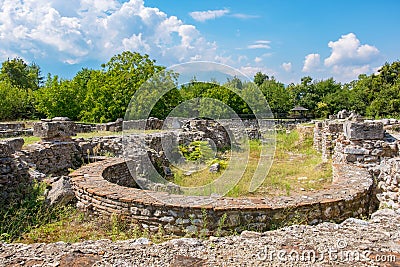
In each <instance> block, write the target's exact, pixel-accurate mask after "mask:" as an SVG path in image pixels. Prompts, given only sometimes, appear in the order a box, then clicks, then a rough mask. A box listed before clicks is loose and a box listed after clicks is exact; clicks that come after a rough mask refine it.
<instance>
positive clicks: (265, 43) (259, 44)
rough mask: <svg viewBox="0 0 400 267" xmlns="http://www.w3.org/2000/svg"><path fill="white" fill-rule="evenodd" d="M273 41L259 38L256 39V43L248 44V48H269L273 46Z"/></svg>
mask: <svg viewBox="0 0 400 267" xmlns="http://www.w3.org/2000/svg"><path fill="white" fill-rule="evenodd" d="M270 43H271V41H267V40H259V41H255V42H254V44H251V45H248V46H247V48H248V49H269V48H271V46H270Z"/></svg>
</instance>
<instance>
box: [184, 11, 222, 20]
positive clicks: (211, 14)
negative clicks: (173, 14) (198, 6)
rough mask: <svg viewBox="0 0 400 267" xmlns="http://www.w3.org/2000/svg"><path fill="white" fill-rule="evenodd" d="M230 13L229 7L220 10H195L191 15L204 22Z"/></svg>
mask: <svg viewBox="0 0 400 267" xmlns="http://www.w3.org/2000/svg"><path fill="white" fill-rule="evenodd" d="M228 13H229V10H228V9H219V10H207V11H194V12H190V13H189V15H190V16H191V17H192V18H193V19H194V20H197V21H200V22H204V21H206V20H210V19H216V18H219V17H222V16H225V15H226V14H228Z"/></svg>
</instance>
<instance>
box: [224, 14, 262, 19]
mask: <svg viewBox="0 0 400 267" xmlns="http://www.w3.org/2000/svg"><path fill="white" fill-rule="evenodd" d="M230 16H231V17H234V18H237V19H256V18H259V17H260V16H257V15H248V14H242V13H235V14H232V15H230Z"/></svg>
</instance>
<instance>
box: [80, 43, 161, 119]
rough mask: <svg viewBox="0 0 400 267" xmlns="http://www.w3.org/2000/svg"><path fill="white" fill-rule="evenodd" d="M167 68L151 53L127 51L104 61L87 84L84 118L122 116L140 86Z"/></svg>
mask: <svg viewBox="0 0 400 267" xmlns="http://www.w3.org/2000/svg"><path fill="white" fill-rule="evenodd" d="M163 69H164V67H162V66H157V65H156V64H155V61H154V60H151V59H150V58H149V56H148V55H141V54H139V53H136V52H130V51H125V52H123V53H122V54H118V55H115V56H113V57H112V58H111V59H110V61H108V62H107V63H105V64H102V70H101V71H100V72H98V73H96V75H94V77H91V79H90V81H89V82H88V83H87V87H88V91H87V95H86V98H85V100H84V101H83V104H84V106H85V109H84V110H83V111H82V113H81V116H80V117H81V119H82V120H84V121H89V122H107V121H114V120H116V119H117V118H123V117H124V115H125V112H126V109H127V107H128V105H129V102H130V101H131V98H132V96H133V95H134V94H135V92H136V90H138V89H139V88H140V86H141V85H142V84H143V83H144V82H145V81H146V80H148V79H149V78H150V77H152V76H153V74H155V73H156V72H159V71H161V70H163Z"/></svg>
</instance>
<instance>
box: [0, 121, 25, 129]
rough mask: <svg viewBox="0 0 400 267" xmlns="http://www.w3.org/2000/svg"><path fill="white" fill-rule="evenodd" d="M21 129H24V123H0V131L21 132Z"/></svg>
mask: <svg viewBox="0 0 400 267" xmlns="http://www.w3.org/2000/svg"><path fill="white" fill-rule="evenodd" d="M23 129H25V123H23V122H10V123H7V122H5V123H4V122H2V123H0V131H7V130H23Z"/></svg>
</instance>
